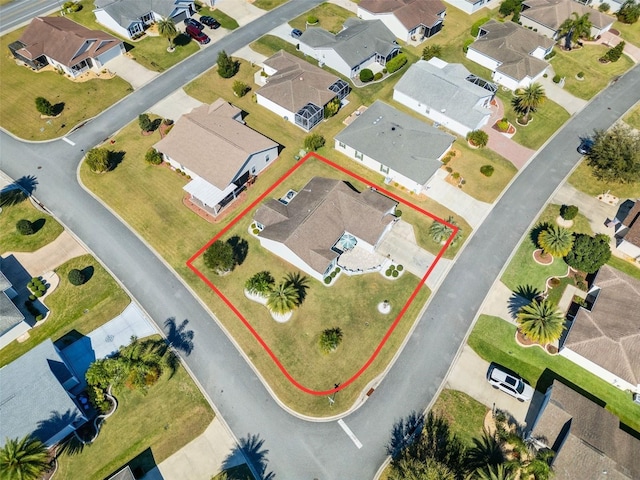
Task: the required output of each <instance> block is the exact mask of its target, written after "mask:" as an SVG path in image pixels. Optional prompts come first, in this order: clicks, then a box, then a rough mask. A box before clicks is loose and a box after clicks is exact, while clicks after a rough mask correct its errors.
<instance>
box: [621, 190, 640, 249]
mask: <svg viewBox="0 0 640 480" xmlns="http://www.w3.org/2000/svg"><path fill="white" fill-rule="evenodd" d="M622 224H623V225H624V226H625V227H627V228H628V229H629V230H628V231H627V233H625V235H624V240H625V241H626V242H629V243H631V244H633V245H635V246H636V247H640V200H636V203H635V204H634V205H633V208H631V210H629V213H628V214H627V216H626V217H625V219H624V220H623V221H622Z"/></svg>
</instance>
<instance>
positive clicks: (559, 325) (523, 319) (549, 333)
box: [516, 300, 565, 345]
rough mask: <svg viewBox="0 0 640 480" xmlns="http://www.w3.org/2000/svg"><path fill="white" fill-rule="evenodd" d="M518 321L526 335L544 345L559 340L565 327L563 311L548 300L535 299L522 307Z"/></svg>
mask: <svg viewBox="0 0 640 480" xmlns="http://www.w3.org/2000/svg"><path fill="white" fill-rule="evenodd" d="M516 322H517V323H518V327H519V329H520V331H521V332H522V333H523V334H524V335H526V336H527V337H528V338H530V339H531V340H533V341H534V342H538V343H541V344H543V345H545V344H547V343H551V342H554V341H556V340H558V339H559V338H560V336H561V335H562V332H563V330H564V329H565V326H564V316H563V315H562V312H560V310H558V307H557V305H555V304H553V303H551V302H550V301H548V300H534V301H533V302H531V303H530V304H529V305H525V306H524V307H522V308H521V309H520V311H519V312H518V315H517V317H516Z"/></svg>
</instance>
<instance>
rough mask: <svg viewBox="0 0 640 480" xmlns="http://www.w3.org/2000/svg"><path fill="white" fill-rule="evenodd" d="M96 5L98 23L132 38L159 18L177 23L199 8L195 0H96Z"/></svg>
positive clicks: (95, 11) (95, 12)
mask: <svg viewBox="0 0 640 480" xmlns="http://www.w3.org/2000/svg"><path fill="white" fill-rule="evenodd" d="M95 6H96V9H95V10H94V11H93V13H94V14H95V16H96V20H97V21H98V23H101V24H102V25H104V26H105V27H107V28H108V29H109V30H112V31H114V32H116V33H117V34H118V35H120V36H122V37H125V38H129V39H131V38H134V37H136V36H139V35H140V34H142V33H144V31H145V30H146V29H147V28H148V27H149V26H150V25H151V24H153V23H155V22H157V21H158V20H162V19H163V18H170V19H171V20H173V22H174V23H176V24H178V23H179V22H182V21H184V20H185V19H187V18H190V17H191V16H192V15H193V14H194V13H195V12H196V9H195V5H194V2H193V0H144V1H140V0H95Z"/></svg>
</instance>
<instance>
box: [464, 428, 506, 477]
mask: <svg viewBox="0 0 640 480" xmlns="http://www.w3.org/2000/svg"><path fill="white" fill-rule="evenodd" d="M504 462H505V457H504V452H503V451H502V447H501V445H500V442H498V439H497V438H496V437H495V435H491V434H490V433H489V432H488V431H487V430H484V431H483V432H482V435H481V436H480V438H474V439H473V447H471V448H470V449H469V451H468V452H467V458H466V467H467V468H468V469H469V470H476V469H478V468H482V467H486V466H491V467H495V466H496V465H501V464H502V463H504Z"/></svg>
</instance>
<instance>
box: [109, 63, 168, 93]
mask: <svg viewBox="0 0 640 480" xmlns="http://www.w3.org/2000/svg"><path fill="white" fill-rule="evenodd" d="M105 67H106V68H108V69H109V70H110V71H112V72H113V73H115V74H116V75H118V76H119V77H120V78H122V79H123V80H124V81H126V82H129V84H130V85H131V88H133V89H134V90H137V89H139V88H140V87H142V86H143V85H145V84H147V83H148V82H150V81H151V80H153V79H154V78H156V77H157V76H158V75H160V74H159V73H158V72H153V71H151V70H149V69H147V68H144V67H143V66H142V65H140V64H139V63H138V62H136V61H135V60H133V59H132V58H131V57H130V56H128V55H120V56H117V57H116V58H114V59H113V60H109V61H108V62H107V63H105Z"/></svg>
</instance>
